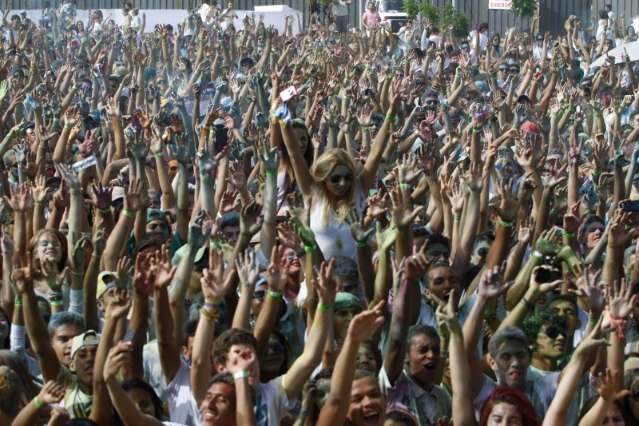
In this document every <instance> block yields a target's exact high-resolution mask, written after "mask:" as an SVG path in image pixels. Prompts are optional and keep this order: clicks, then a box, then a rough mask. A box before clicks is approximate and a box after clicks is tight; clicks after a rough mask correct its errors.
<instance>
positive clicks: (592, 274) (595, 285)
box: [572, 266, 606, 318]
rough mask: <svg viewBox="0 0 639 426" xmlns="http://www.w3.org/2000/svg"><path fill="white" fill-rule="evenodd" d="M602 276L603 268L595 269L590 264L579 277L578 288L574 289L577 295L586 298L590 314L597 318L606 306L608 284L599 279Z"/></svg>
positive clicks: (573, 291)
mask: <svg viewBox="0 0 639 426" xmlns="http://www.w3.org/2000/svg"><path fill="white" fill-rule="evenodd" d="M600 277H601V270H598V271H595V270H594V268H593V267H592V266H589V267H588V268H587V269H584V271H583V273H582V276H581V277H579V279H577V283H576V284H577V289H575V290H572V293H573V294H575V295H576V296H577V297H582V298H585V299H586V301H587V303H588V308H589V310H590V316H591V317H595V318H597V317H599V316H600V315H601V313H602V312H603V311H604V308H605V307H606V298H605V289H606V284H605V283H603V282H601V281H600V280H599V278H600Z"/></svg>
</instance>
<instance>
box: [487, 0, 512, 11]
mask: <svg viewBox="0 0 639 426" xmlns="http://www.w3.org/2000/svg"><path fill="white" fill-rule="evenodd" d="M512 7H513V2H512V0H488V9H500V10H510V9H512Z"/></svg>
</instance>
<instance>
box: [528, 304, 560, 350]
mask: <svg viewBox="0 0 639 426" xmlns="http://www.w3.org/2000/svg"><path fill="white" fill-rule="evenodd" d="M551 324H552V325H556V326H557V327H560V328H563V329H565V328H566V319H565V318H564V317H560V316H559V315H557V314H556V313H555V312H553V311H551V310H550V308H548V307H546V308H544V309H542V310H540V311H537V312H535V313H534V314H532V315H528V316H527V317H526V318H525V319H524V322H523V323H522V325H521V329H522V330H523V332H524V333H525V334H526V337H528V340H529V341H530V342H531V343H534V342H535V341H536V340H537V335H538V334H539V332H540V331H541V328H542V327H543V326H545V325H546V326H547V325H551Z"/></svg>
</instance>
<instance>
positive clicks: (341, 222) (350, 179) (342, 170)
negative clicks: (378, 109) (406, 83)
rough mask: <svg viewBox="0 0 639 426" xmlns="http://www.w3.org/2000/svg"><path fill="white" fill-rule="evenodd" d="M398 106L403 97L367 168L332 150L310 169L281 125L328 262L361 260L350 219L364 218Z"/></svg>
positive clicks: (391, 113) (392, 108) (387, 121)
mask: <svg viewBox="0 0 639 426" xmlns="http://www.w3.org/2000/svg"><path fill="white" fill-rule="evenodd" d="M398 102H399V96H395V97H394V98H393V101H392V102H391V106H390V108H389V111H388V114H386V119H385V120H384V124H383V125H382V127H381V128H380V130H379V132H378V133H377V135H376V136H375V140H374V141H373V144H372V147H371V151H370V155H369V156H368V158H367V159H366V162H365V163H364V165H363V166H360V165H358V164H356V163H355V160H354V159H353V158H352V157H351V156H350V155H349V154H348V153H347V152H346V151H345V150H343V149H339V148H332V149H328V150H326V151H325V152H324V153H323V154H322V155H321V156H319V158H317V159H316V160H315V162H314V163H313V165H312V167H310V169H309V167H308V164H307V162H306V161H305V160H304V157H303V155H302V150H301V147H300V144H299V143H297V140H296V138H295V136H294V134H293V131H292V129H291V127H290V126H287V125H286V124H285V123H281V124H280V126H281V129H282V138H283V140H284V145H285V146H286V150H287V152H288V156H289V158H290V161H291V165H292V167H293V172H294V174H295V180H296V181H297V186H298V188H299V189H300V191H301V192H302V194H303V196H304V202H305V205H306V207H307V208H309V209H310V227H311V229H312V231H313V232H314V233H315V239H316V241H317V245H318V246H319V249H320V251H321V252H322V254H323V256H324V258H325V259H330V258H331V257H334V256H346V257H349V258H351V259H353V260H355V259H356V258H357V245H356V241H355V240H354V239H353V236H352V235H351V231H350V226H349V224H348V223H347V221H346V218H347V216H348V215H349V214H350V213H351V212H352V211H354V212H356V213H357V214H358V216H361V214H362V211H363V210H364V202H365V200H366V193H367V192H368V190H369V188H371V187H373V185H374V184H375V179H376V175H377V168H378V166H379V163H380V161H381V158H382V154H383V152H384V148H385V144H386V141H387V140H388V136H389V133H390V128H391V122H392V121H393V120H394V112H395V108H396V105H397V103H398Z"/></svg>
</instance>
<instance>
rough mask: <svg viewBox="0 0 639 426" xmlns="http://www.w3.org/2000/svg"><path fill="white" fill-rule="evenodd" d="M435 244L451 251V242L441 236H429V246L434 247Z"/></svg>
mask: <svg viewBox="0 0 639 426" xmlns="http://www.w3.org/2000/svg"><path fill="white" fill-rule="evenodd" d="M434 244H441V245H443V246H446V247H447V248H448V250H450V240H449V239H448V238H446V237H444V236H443V235H441V234H431V235H429V236H428V245H429V246H432V245H434ZM427 251H428V250H427Z"/></svg>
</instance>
